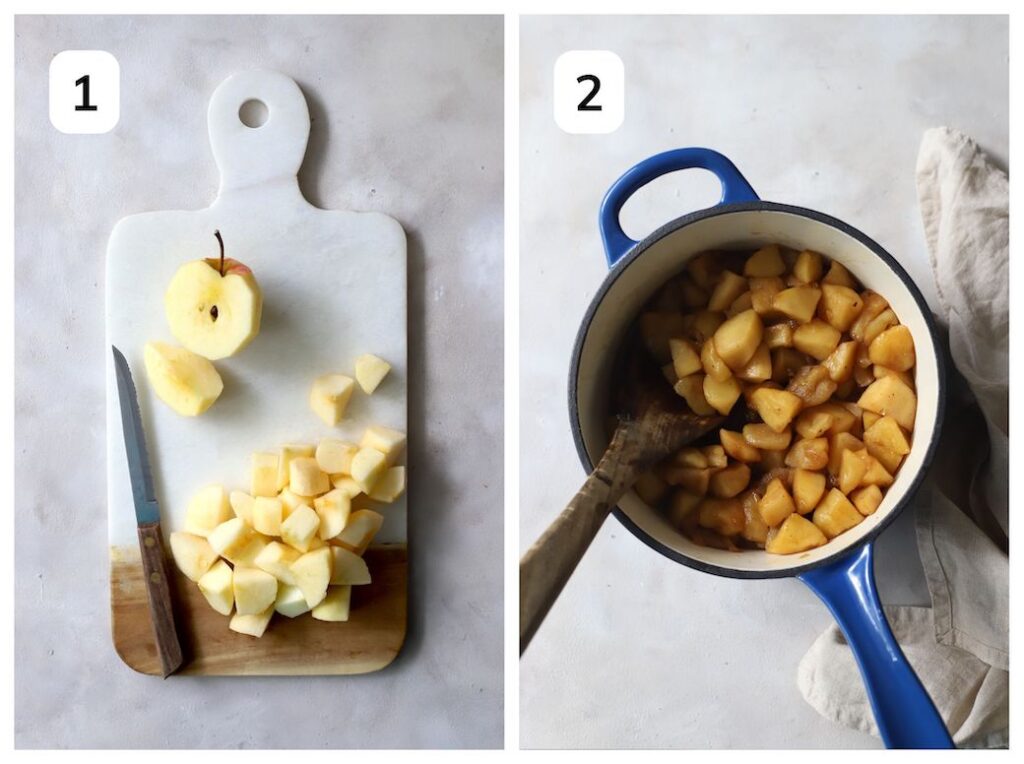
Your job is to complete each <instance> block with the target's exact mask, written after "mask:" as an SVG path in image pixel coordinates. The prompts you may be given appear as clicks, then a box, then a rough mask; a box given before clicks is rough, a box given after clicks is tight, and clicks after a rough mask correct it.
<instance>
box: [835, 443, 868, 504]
mask: <svg viewBox="0 0 1024 764" xmlns="http://www.w3.org/2000/svg"><path fill="white" fill-rule="evenodd" d="M842 454H843V456H842V458H841V459H840V461H839V479H838V483H839V490H840V491H842V492H843V493H845V494H847V495H849V494H850V492H852V491H853V489H854V488H856V487H857V486H859V485H860V481H861V478H863V477H864V473H866V472H867V471H868V465H867V462H866V461H864V460H863V459H862V458H860V456H859V455H858V452H856V451H850V450H849V449H847V450H846V451H843V452H842Z"/></svg>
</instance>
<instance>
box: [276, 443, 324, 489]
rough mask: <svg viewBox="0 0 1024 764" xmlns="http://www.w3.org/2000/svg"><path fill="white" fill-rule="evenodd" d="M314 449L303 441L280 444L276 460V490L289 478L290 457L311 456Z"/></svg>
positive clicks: (285, 483) (284, 485)
mask: <svg viewBox="0 0 1024 764" xmlns="http://www.w3.org/2000/svg"><path fill="white" fill-rule="evenodd" d="M315 452H316V449H315V448H314V447H313V446H311V445H308V444H305V443H287V444H285V445H283V446H281V452H280V454H279V456H278V461H277V490H278V491H280V490H282V489H284V488H286V487H287V486H288V482H289V481H290V480H291V474H292V473H291V464H292V459H298V458H300V457H307V456H312V455H313V454H314V453H315Z"/></svg>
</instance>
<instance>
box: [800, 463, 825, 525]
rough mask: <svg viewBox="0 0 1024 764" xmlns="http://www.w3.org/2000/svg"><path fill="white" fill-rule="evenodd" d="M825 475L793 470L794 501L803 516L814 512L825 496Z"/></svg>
mask: <svg viewBox="0 0 1024 764" xmlns="http://www.w3.org/2000/svg"><path fill="white" fill-rule="evenodd" d="M825 484H826V478H825V475H824V474H822V473H821V472H813V471H811V470H805V469H795V470H793V500H794V501H795V502H796V511H797V512H799V513H800V514H801V515H806V514H807V513H809V512H811V511H813V509H814V508H815V507H816V506H818V502H819V501H821V497H822V496H823V495H824V494H825Z"/></svg>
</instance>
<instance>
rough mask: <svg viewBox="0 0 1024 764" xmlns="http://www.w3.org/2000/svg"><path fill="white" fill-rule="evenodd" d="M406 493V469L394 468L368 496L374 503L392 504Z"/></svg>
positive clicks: (379, 481) (378, 482)
mask: <svg viewBox="0 0 1024 764" xmlns="http://www.w3.org/2000/svg"><path fill="white" fill-rule="evenodd" d="M403 493H405V467H392V468H391V469H389V470H388V471H387V472H385V473H384V476H383V477H381V479H380V480H378V481H377V482H376V484H375V485H374V486H373V490H371V491H370V493H369V494H368V495H369V497H370V498H371V499H373V500H374V501H381V502H384V503H385V504H390V503H392V502H393V501H395V499H397V498H398V497H399V496H401V495H402V494H403Z"/></svg>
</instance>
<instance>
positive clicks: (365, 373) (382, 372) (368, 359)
mask: <svg viewBox="0 0 1024 764" xmlns="http://www.w3.org/2000/svg"><path fill="white" fill-rule="evenodd" d="M389 371H391V364H389V363H388V362H387V361H385V360H384V359H383V358H378V357H377V356H375V355H371V354H370V353H367V354H366V355H361V356H359V357H358V358H357V359H356V381H357V382H358V383H359V386H360V387H361V388H363V392H364V393H366V394H367V395H371V394H372V393H373V391H374V390H376V389H377V387H378V386H379V385H380V383H381V382H383V381H384V377H386V376H387V375H388V372H389Z"/></svg>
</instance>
